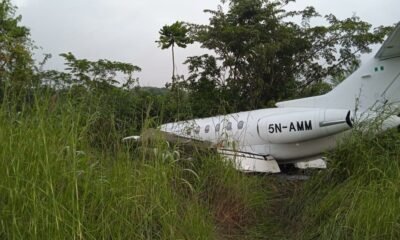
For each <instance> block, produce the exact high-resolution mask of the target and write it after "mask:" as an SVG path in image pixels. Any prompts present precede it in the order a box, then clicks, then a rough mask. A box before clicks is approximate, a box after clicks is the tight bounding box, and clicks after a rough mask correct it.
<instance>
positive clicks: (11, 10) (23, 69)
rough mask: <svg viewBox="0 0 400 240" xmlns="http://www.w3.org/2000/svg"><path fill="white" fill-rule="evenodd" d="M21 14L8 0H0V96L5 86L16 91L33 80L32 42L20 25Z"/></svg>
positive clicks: (30, 83)
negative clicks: (16, 14)
mask: <svg viewBox="0 0 400 240" xmlns="http://www.w3.org/2000/svg"><path fill="white" fill-rule="evenodd" d="M20 21H21V16H15V7H14V6H12V4H11V2H10V1H9V0H1V1H0V98H2V96H3V94H4V91H5V89H6V87H7V88H8V89H9V90H10V91H14V92H16V93H19V92H21V91H22V90H24V89H25V90H26V89H27V88H28V86H32V83H33V82H34V80H35V79H34V65H33V60H32V54H31V49H32V43H31V40H30V33H29V30H28V29H27V28H26V27H23V26H20Z"/></svg>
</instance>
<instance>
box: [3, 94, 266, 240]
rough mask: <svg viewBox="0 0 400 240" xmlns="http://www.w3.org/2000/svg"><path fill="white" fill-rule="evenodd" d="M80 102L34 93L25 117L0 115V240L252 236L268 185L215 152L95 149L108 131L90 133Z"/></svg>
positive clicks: (160, 147) (89, 117)
mask: <svg viewBox="0 0 400 240" xmlns="http://www.w3.org/2000/svg"><path fill="white" fill-rule="evenodd" d="M73 97H74V96H73V95H72V96H70V97H69V98H67V96H66V98H65V100H66V101H57V102H56V103H55V104H53V101H52V94H51V92H47V93H46V92H37V94H36V95H35V101H36V104H35V105H34V106H33V107H31V106H27V107H26V108H23V109H24V110H23V111H21V112H19V113H17V112H10V111H9V109H8V108H4V107H0V140H1V142H2V147H1V148H0V166H1V167H0V174H1V175H2V178H0V225H1V228H0V238H2V239H27V238H28V239H32V238H33V239H43V238H45V239H48V238H50V239H71V238H80V239H217V238H219V236H224V237H229V236H239V234H240V236H243V235H245V234H246V229H249V228H251V229H252V230H253V231H255V229H256V224H255V223H256V222H257V216H259V215H262V212H260V214H255V213H256V210H259V209H260V208H261V207H263V206H264V199H266V196H267V194H268V191H267V190H266V188H265V186H264V185H263V183H264V181H258V180H257V179H256V178H251V177H248V176H246V175H242V174H240V173H239V172H237V171H235V170H234V169H233V168H232V167H231V166H229V165H227V164H226V163H225V162H224V161H222V160H221V159H220V158H219V157H218V156H216V155H215V154H211V153H204V152H203V153H199V154H196V153H194V155H193V157H195V158H196V159H197V161H191V160H187V159H185V158H184V157H183V155H181V154H180V152H179V151H178V150H179V148H174V147H172V148H170V147H168V145H167V144H166V143H165V141H164V139H163V138H162V137H160V138H155V139H153V142H151V143H144V145H142V146H140V147H138V148H135V149H132V148H131V146H130V145H119V146H118V148H117V149H115V150H114V151H108V150H107V149H106V148H105V149H98V148H93V147H91V144H90V136H91V134H92V132H91V131H93V130H95V131H98V132H107V129H104V128H96V129H94V128H92V127H91V125H93V124H96V123H95V122H93V120H94V119H96V118H97V113H94V114H88V113H87V112H86V106H85V105H86V104H85V103H81V104H78V105H77V104H76V103H75V100H74V98H73ZM149 121H150V122H151V121H153V120H152V119H148V120H147V123H146V124H145V125H148V124H149V123H148V122H149ZM155 123H156V124H157V123H158V122H157V121H155ZM17 149H18V151H16V150H17ZM154 149H157V150H154ZM221 191H223V192H224V193H225V194H226V195H224V196H222V195H221V194H220V193H221ZM225 196H229V198H226V197H225ZM260 234H261V233H260Z"/></svg>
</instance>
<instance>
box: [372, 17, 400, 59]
mask: <svg viewBox="0 0 400 240" xmlns="http://www.w3.org/2000/svg"><path fill="white" fill-rule="evenodd" d="M395 57H400V22H399V23H398V24H397V26H396V27H395V29H394V31H393V32H392V34H391V35H390V36H389V37H388V39H386V41H385V42H384V43H383V45H382V47H381V48H380V49H379V51H378V53H377V54H376V55H375V58H378V59H379V60H385V59H389V58H395Z"/></svg>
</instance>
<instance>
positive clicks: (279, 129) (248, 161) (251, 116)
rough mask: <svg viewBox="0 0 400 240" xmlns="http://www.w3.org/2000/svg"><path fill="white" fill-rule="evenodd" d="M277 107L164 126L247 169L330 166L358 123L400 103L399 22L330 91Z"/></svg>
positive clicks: (399, 121) (396, 121)
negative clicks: (328, 158) (330, 156)
mask: <svg viewBox="0 0 400 240" xmlns="http://www.w3.org/2000/svg"><path fill="white" fill-rule="evenodd" d="M276 106H277V108H272V109H260V110H255V111H248V112H239V113H233V114H229V115H221V116H216V117H210V118H202V119H193V120H188V121H182V122H174V123H167V124H164V125H162V126H161V127H160V130H161V131H162V132H164V133H165V134H168V135H173V136H175V137H178V138H184V139H192V140H196V141H205V142H208V143H211V144H212V145H213V146H214V147H215V148H217V150H218V152H219V153H220V154H222V155H223V156H224V157H225V158H227V159H229V160H232V161H233V162H234V164H235V166H236V167H237V169H239V170H241V171H244V172H265V173H277V172H280V167H279V165H281V164H288V163H290V164H294V165H295V166H296V167H298V168H300V169H305V168H326V162H325V161H324V158H323V153H324V152H326V151H328V150H331V149H333V148H335V146H336V145H337V142H338V140H339V139H341V138H342V137H343V136H344V135H345V133H346V132H349V131H350V130H351V129H352V127H353V124H354V123H355V122H359V121H366V120H371V119H374V118H377V117H378V115H379V114H377V110H379V111H381V112H382V111H383V109H391V110H392V109H394V108H397V109H398V107H399V106H400V23H399V24H398V25H397V26H396V28H395V30H394V31H393V33H392V34H391V35H390V36H389V38H388V39H387V40H386V41H385V43H384V44H383V45H382V47H381V48H380V50H379V51H378V52H377V54H376V55H375V56H373V57H371V59H370V60H369V61H367V62H366V63H364V64H363V65H362V66H361V67H360V68H359V69H358V70H357V71H355V72H354V73H353V74H352V75H350V76H349V77H348V78H347V79H345V80H344V81H343V82H342V83H341V84H340V85H338V86H337V87H336V88H334V89H333V90H332V91H331V92H329V93H327V94H325V95H322V96H316V97H310V98H303V99H298V100H292V101H286V102H280V103H277V104H276ZM391 110H390V111H386V112H391ZM395 113H396V114H394V112H392V114H390V115H389V116H385V118H384V119H383V121H382V124H381V126H380V127H381V130H386V129H389V128H394V127H397V126H399V125H400V117H398V115H397V114H399V113H400V111H397V112H395ZM379 116H381V115H379ZM135 139H137V138H135Z"/></svg>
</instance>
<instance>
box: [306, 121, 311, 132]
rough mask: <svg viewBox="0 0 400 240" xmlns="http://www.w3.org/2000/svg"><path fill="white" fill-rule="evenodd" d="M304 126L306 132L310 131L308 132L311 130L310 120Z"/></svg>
mask: <svg viewBox="0 0 400 240" xmlns="http://www.w3.org/2000/svg"><path fill="white" fill-rule="evenodd" d="M305 125H306V130H307V131H310V130H312V121H311V120H310V121H308V122H307V121H305Z"/></svg>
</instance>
